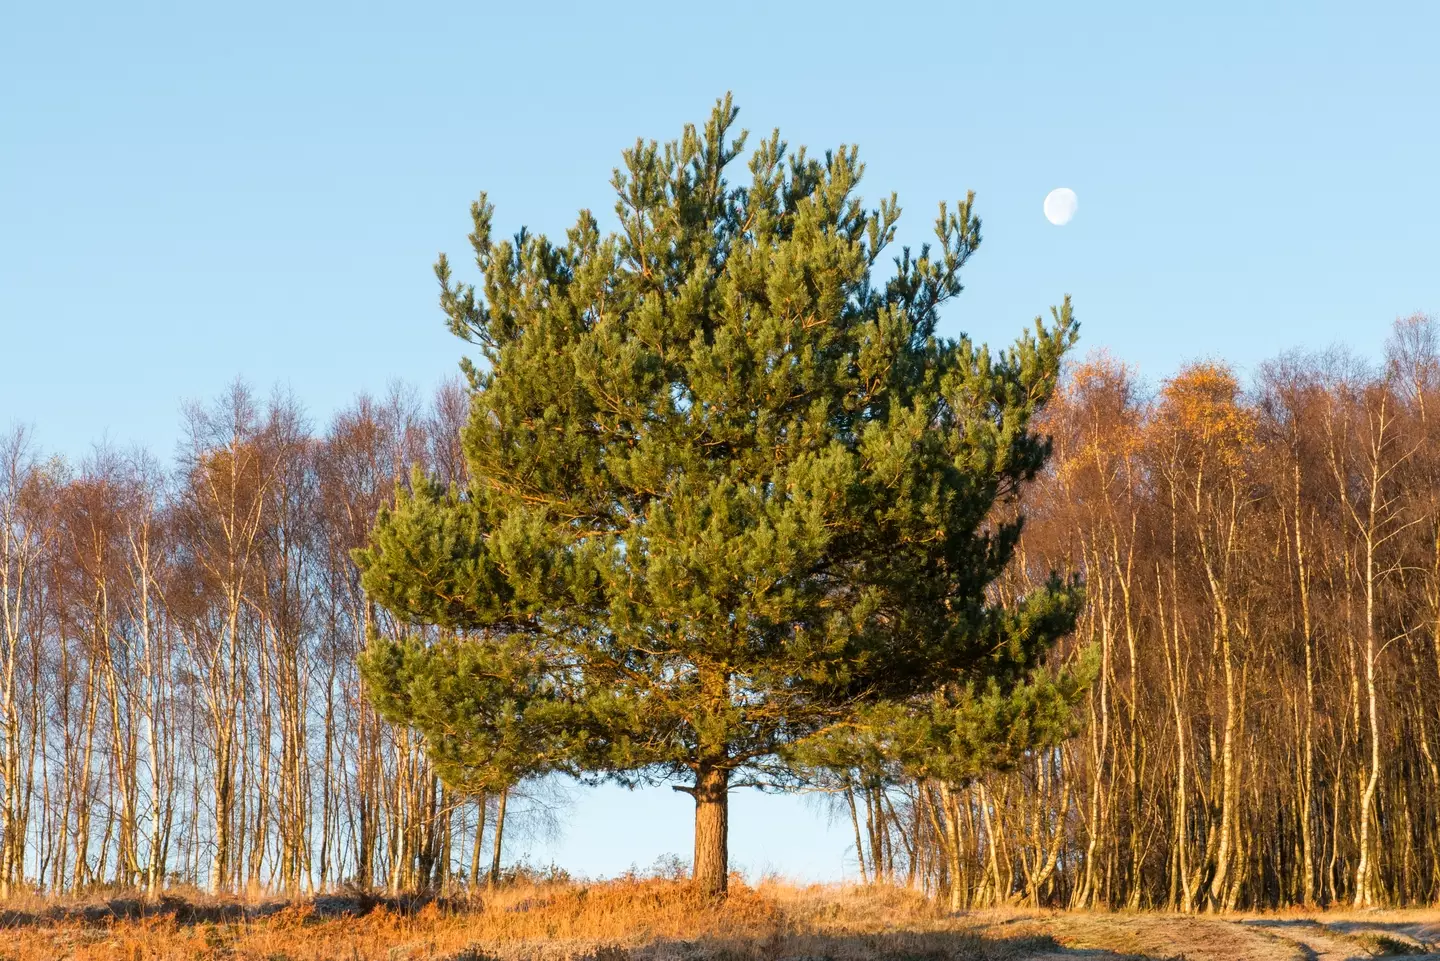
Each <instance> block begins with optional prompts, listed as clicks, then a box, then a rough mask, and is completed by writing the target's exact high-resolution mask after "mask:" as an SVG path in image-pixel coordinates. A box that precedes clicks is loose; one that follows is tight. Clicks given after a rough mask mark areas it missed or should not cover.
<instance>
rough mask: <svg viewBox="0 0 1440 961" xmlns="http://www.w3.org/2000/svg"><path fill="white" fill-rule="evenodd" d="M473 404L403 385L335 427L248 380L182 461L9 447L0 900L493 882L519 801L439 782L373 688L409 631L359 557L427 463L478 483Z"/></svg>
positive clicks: (26, 441)
mask: <svg viewBox="0 0 1440 961" xmlns="http://www.w3.org/2000/svg"><path fill="white" fill-rule="evenodd" d="M466 410H467V402H466V397H465V394H464V391H463V390H462V389H461V388H460V387H459V386H457V385H451V386H447V387H444V388H442V389H441V390H440V391H439V392H438V393H437V395H436V396H435V397H434V399H433V402H432V403H430V404H429V405H428V408H427V407H426V406H425V405H424V404H422V403H421V402H420V401H418V400H417V399H416V398H415V397H414V396H413V395H411V394H408V393H407V392H405V391H403V390H399V389H397V390H395V391H392V393H391V394H390V396H388V397H386V398H384V399H383V400H374V399H370V398H364V397H362V398H360V399H358V400H356V401H355V402H354V403H353V404H352V405H351V406H350V407H349V408H348V409H346V410H344V411H342V412H340V413H339V414H337V415H336V416H335V417H334V418H333V419H332V420H331V421H330V423H329V424H328V425H326V426H325V428H324V430H323V431H319V432H317V431H314V430H312V428H311V426H310V425H309V424H308V423H307V421H306V418H305V415H304V414H303V412H302V410H301V409H300V407H299V406H298V405H297V404H296V403H295V402H294V401H293V400H292V399H290V398H288V397H286V396H284V395H276V396H275V397H273V398H271V399H269V400H268V401H265V400H262V399H259V398H257V397H256V396H254V395H253V394H252V393H251V392H250V391H249V390H248V389H246V388H245V387H244V386H240V385H237V386H235V387H234V388H233V389H231V390H230V391H229V392H228V393H226V394H224V395H223V396H222V397H221V398H220V399H219V400H217V401H215V402H214V403H212V404H210V405H208V406H197V407H195V408H193V409H191V410H189V411H187V413H186V417H185V440H184V442H183V443H182V445H181V447H180V452H179V454H178V455H177V457H176V459H175V461H174V463H173V464H171V465H166V464H162V463H161V462H159V461H158V460H156V459H154V458H153V457H152V456H151V455H149V454H148V453H145V452H143V451H141V452H125V451H119V450H113V449H103V448H102V449H97V450H96V451H95V452H94V453H92V454H91V455H89V456H87V457H85V458H84V459H83V460H80V461H79V462H76V463H67V462H66V461H64V460H62V459H60V458H54V457H45V456H42V454H41V452H40V451H39V449H38V448H37V446H36V444H35V442H34V441H33V440H32V438H31V437H30V436H29V435H28V434H27V433H26V432H25V431H24V430H20V429H17V430H14V431H12V432H11V433H9V434H8V435H6V436H5V437H4V438H3V439H0V605H3V606H0V615H3V619H0V672H3V673H0V804H3V807H0V893H8V892H13V891H15V890H17V889H18V888H20V887H21V886H28V887H39V888H42V889H44V890H47V891H51V892H68V891H83V890H87V889H93V888H95V887H96V886H100V885H113V886H123V887H143V888H146V889H149V890H151V891H154V890H156V889H158V888H160V887H161V886H162V885H165V884H174V883H188V884H194V885H199V886H203V887H207V888H211V889H216V890H237V889H244V888H247V887H250V888H253V887H258V886H265V887H270V888H278V889H283V890H286V891H301V890H307V889H312V888H323V887H326V886H333V885H335V884H339V883H343V882H358V883H360V884H364V885H371V884H380V885H389V886H392V887H397V888H414V887H424V886H429V885H437V884H442V883H444V882H446V881H447V880H451V879H459V878H464V877H470V878H474V877H475V876H477V875H479V874H482V873H484V872H485V870H486V869H487V868H489V869H491V870H498V868H499V847H500V841H499V839H498V838H497V834H498V831H497V828H496V825H497V823H498V819H497V818H496V816H495V812H494V809H495V808H496V807H499V808H500V812H501V814H502V816H503V804H504V800H505V799H504V798H499V799H494V798H489V799H487V798H474V797H470V796H460V795H454V794H452V793H451V792H449V791H447V790H446V788H445V787H444V785H442V784H441V783H440V781H439V780H438V779H437V777H436V776H435V775H434V773H433V771H432V770H431V768H430V765H429V763H428V761H427V760H426V759H425V756H424V754H423V752H422V751H421V749H420V746H419V744H418V743H417V741H416V739H415V737H414V736H412V735H411V734H410V733H408V732H407V731H405V730H399V729H395V728H393V727H391V726H389V725H387V724H385V723H383V722H382V721H381V720H380V719H379V718H378V716H377V715H376V714H375V712H374V710H373V709H372V708H371V707H370V706H369V704H368V702H367V700H366V699H365V697H364V696H363V692H362V690H361V683H360V679H359V677H358V674H357V671H356V656H357V654H358V652H359V651H360V649H361V648H362V646H363V645H364V643H365V639H366V636H367V632H368V631H369V630H371V629H372V628H374V629H378V630H381V631H385V630H391V629H393V628H392V625H391V624H390V623H389V622H388V620H387V618H386V616H385V615H384V613H383V612H382V611H379V610H378V609H377V608H376V607H375V606H374V605H372V604H370V603H368V602H367V600H366V598H365V596H364V594H363V592H362V591H361V589H360V586H359V578H358V574H357V572H356V569H355V566H354V564H353V563H352V561H351V557H350V552H351V550H352V549H354V548H356V547H359V546H361V545H363V544H364V542H365V539H366V537H367V535H368V533H369V530H370V526H371V524H372V522H373V520H374V518H375V515H376V511H377V509H378V508H379V507H380V505H381V504H382V503H383V502H385V501H386V500H388V499H390V498H391V497H392V496H393V492H394V483H395V478H396V477H397V476H403V475H405V474H406V473H407V472H408V471H409V469H410V465H412V464H421V465H423V467H424V468H425V469H426V470H427V471H428V472H430V473H432V474H434V475H435V476H437V477H439V478H441V479H444V480H447V481H449V480H456V481H459V480H461V479H462V473H463V467H462V462H461V458H460V456H459V453H458V435H459V431H460V427H461V425H462V424H463V423H464V419H465V414H466ZM497 802H498V804H497ZM487 811H490V812H491V813H490V814H489V817H488V823H489V829H488V831H487V828H486V825H487ZM482 847H487V848H488V851H487V852H486V854H487V855H488V857H486V858H485V860H483V861H482V851H481V849H482Z"/></svg>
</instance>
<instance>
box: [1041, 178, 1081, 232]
mask: <svg viewBox="0 0 1440 961" xmlns="http://www.w3.org/2000/svg"><path fill="white" fill-rule="evenodd" d="M1079 205H1080V202H1079V200H1077V199H1076V197H1075V191H1073V190H1071V189H1070V188H1069V187H1056V188H1055V189H1054V190H1052V191H1050V192H1049V193H1048V194H1046V195H1045V219H1046V220H1048V221H1050V222H1051V223H1052V224H1054V225H1055V226H1057V227H1063V226H1065V225H1066V224H1068V223H1069V222H1070V218H1071V217H1073V216H1075V208H1076V207H1078V206H1079Z"/></svg>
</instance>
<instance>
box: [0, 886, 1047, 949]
mask: <svg viewBox="0 0 1440 961" xmlns="http://www.w3.org/2000/svg"><path fill="white" fill-rule="evenodd" d="M5 907H6V910H5V912H4V914H3V915H0V924H4V926H5V927H6V928H7V930H5V932H4V935H3V938H0V958H4V959H7V961H40V959H46V961H51V959H61V958H63V959H69V961H161V959H163V961H171V959H174V961H179V959H186V961H189V959H220V958H224V959H237V961H242V959H243V961H340V959H343V961H409V959H419V958H449V959H453V961H491V959H522V958H523V959H532V958H533V959H554V961H570V959H575V961H580V959H587V961H645V959H662V958H685V959H695V961H711V959H713V961H730V959H734V961H741V959H762V958H763V959H770V958H777V957H789V958H835V959H837V961H838V959H855V961H862V959H871V958H882V957H883V958H892V957H893V958H911V959H916V961H920V959H925V961H931V959H934V961H939V959H952V958H953V959H971V958H974V959H996V961H1001V959H1011V958H1024V957H1032V956H1036V952H1037V951H1039V952H1042V953H1043V951H1045V950H1047V949H1050V948H1053V947H1054V942H1052V941H1050V940H1049V939H1048V938H1045V937H1043V936H1040V935H1036V934H1016V935H1005V936H998V937H994V938H984V937H982V936H981V935H980V933H979V931H978V930H975V929H973V928H972V927H971V926H969V925H966V924H963V923H960V922H957V921H955V920H953V919H946V918H944V917H942V916H941V915H940V914H939V913H938V912H937V911H936V910H935V908H934V907H933V905H931V904H930V903H928V902H927V901H925V900H924V899H922V898H920V897H918V896H916V895H914V894H912V893H909V892H904V891H898V890H893V889H883V888H880V889H866V888H845V887H817V888H797V887H793V886H789V885H782V884H776V883H762V884H761V885H759V886H758V887H754V888H752V887H748V886H746V885H744V884H735V885H733V886H732V893H731V895H730V897H729V898H727V899H725V900H724V901H723V902H718V903H717V902H714V901H711V900H708V899H706V898H704V897H702V896H700V895H698V894H697V893H696V892H695V891H694V889H692V888H691V887H690V886H689V885H688V884H686V883H684V882H676V881H664V880H626V881H610V882H604V883H599V884H592V885H582V884H569V883H557V884H536V885H517V886H512V887H505V888H502V889H500V890H499V891H497V892H495V893H494V894H483V895H480V896H477V897H475V898H474V899H471V900H465V901H443V900H442V901H431V902H428V903H425V904H416V903H413V902H412V903H407V902H404V901H398V900H397V901H385V900H375V899H367V898H364V897H360V896H354V897H321V898H317V899H314V900H313V901H304V902H296V903H293V904H282V903H279V902H266V901H255V902H248V903H246V902H235V901H229V902H217V901H214V900H208V899H203V898H192V899H186V900H181V899H176V898H170V899H166V900H164V901H162V902H160V903H158V904H153V905H145V904H143V903H142V902H138V901H134V900H125V901H110V902H89V903H82V904H54V903H48V902H30V903H23V902H18V903H13V904H7V905H6V906H5Z"/></svg>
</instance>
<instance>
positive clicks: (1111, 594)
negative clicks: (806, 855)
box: [846, 317, 1440, 910]
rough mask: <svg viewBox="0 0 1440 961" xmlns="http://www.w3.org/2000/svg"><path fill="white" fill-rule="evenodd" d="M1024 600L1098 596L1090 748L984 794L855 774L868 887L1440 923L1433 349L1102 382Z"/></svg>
mask: <svg viewBox="0 0 1440 961" xmlns="http://www.w3.org/2000/svg"><path fill="white" fill-rule="evenodd" d="M1047 418H1048V421H1047V424H1046V429H1047V430H1048V431H1049V432H1050V433H1051V434H1052V435H1053V437H1054V442H1055V452H1054V458H1053V460H1052V463H1051V464H1050V468H1049V470H1048V471H1047V472H1046V474H1045V475H1044V476H1043V478H1041V479H1040V480H1039V481H1038V482H1037V483H1036V484H1035V485H1034V486H1033V488H1032V489H1031V490H1029V491H1028V492H1026V494H1025V495H1024V506H1025V510H1026V513H1027V515H1028V523H1027V527H1026V531H1025V537H1024V544H1023V547H1022V550H1021V554H1020V562H1019V563H1018V564H1017V565H1015V568H1014V569H1013V570H1012V571H1011V572H1010V574H1009V576H1008V578H1007V579H1006V582H1005V584H1004V587H1003V589H1004V590H1007V591H1011V592H1014V593H1016V594H1019V593H1023V592H1024V591H1025V590H1027V588H1028V587H1029V586H1030V585H1032V584H1035V583H1037V581H1039V580H1040V579H1042V578H1043V577H1044V576H1045V575H1046V574H1047V573H1048V572H1049V571H1050V570H1051V569H1052V568H1058V569H1061V570H1079V571H1082V572H1083V574H1084V578H1085V582H1086V585H1087V606H1086V611H1085V614H1084V616H1083V619H1082V621H1081V624H1080V628H1079V630H1078V632H1077V636H1076V637H1075V638H1074V640H1073V643H1072V644H1071V646H1070V652H1071V653H1070V656H1074V653H1075V652H1077V651H1080V650H1086V649H1088V650H1089V651H1090V652H1091V656H1092V657H1095V658H1096V659H1097V663H1098V667H1097V674H1096V678H1095V681H1094V684H1093V686H1092V688H1091V690H1090V693H1089V698H1088V701H1087V702H1086V705H1085V707H1084V711H1083V718H1082V719H1081V720H1082V725H1081V729H1080V732H1079V734H1078V736H1076V737H1075V738H1074V739H1073V740H1071V741H1070V742H1069V743H1067V744H1066V745H1065V746H1064V747H1063V748H1062V749H1059V750H1056V751H1053V752H1045V753H1042V754H1039V755H1036V756H1032V757H1030V758H1029V759H1028V760H1027V762H1026V763H1025V764H1024V765H1022V766H1021V767H1020V768H1019V769H1018V770H1014V771H1010V772H1005V773H999V774H994V775H991V776H988V777H985V778H983V779H981V780H979V781H977V782H975V783H972V784H965V785H946V784H936V783H915V782H913V781H905V780H904V779H901V778H898V777H897V778H895V779H893V780H887V779H885V778H882V777H878V776H876V775H875V773H874V772H871V773H870V774H868V775H861V774H860V772H852V773H851V774H850V776H849V777H848V778H847V781H848V785H847V787H848V790H847V791H846V800H848V802H849V816H853V819H854V820H853V823H854V828H855V843H856V847H857V849H858V850H859V851H860V852H861V869H862V870H863V871H864V873H865V875H866V876H867V877H868V878H872V879H873V878H876V877H880V878H891V879H894V880H897V881H900V882H902V883H903V882H906V881H908V882H910V883H913V884H923V885H925V886H926V887H928V888H930V889H931V890H934V891H937V892H940V893H943V894H944V895H945V896H947V897H948V898H949V899H950V900H951V902H952V903H953V904H954V905H956V906H967V905H987V904H994V903H997V902H1004V901H1029V902H1038V903H1045V904H1052V905H1060V906H1066V905H1068V906H1073V907H1095V906H1105V907H1115V908H1170V909H1180V910H1198V909H1215V908H1246V907H1262V906H1263V907H1273V906H1282V905H1293V904H1313V903H1324V904H1336V903H1353V904H1356V905H1370V904H1377V903H1389V904H1413V903H1422V902H1434V901H1435V900H1437V898H1440V347H1437V325H1436V323H1435V321H1434V320H1432V319H1427V318H1423V317H1415V318H1411V319H1408V320H1405V321H1401V322H1399V323H1398V324H1397V325H1396V326H1395V329H1394V332H1393V336H1392V337H1391V339H1390V341H1389V344H1388V348H1387V351H1386V354H1385V357H1384V359H1383V362H1381V363H1380V364H1378V365H1374V366H1372V365H1367V364H1365V363H1362V362H1360V361H1358V360H1356V359H1355V358H1353V357H1351V356H1349V355H1346V354H1344V353H1340V352H1332V353H1327V354H1322V355H1298V354H1297V355H1289V356H1285V357H1282V358H1280V359H1278V360H1276V361H1273V362H1271V363H1267V364H1265V365H1263V366H1262V367H1261V368H1260V369H1259V370H1258V372H1257V373H1256V375H1255V376H1254V378H1253V381H1252V382H1250V383H1249V384H1242V383H1241V382H1240V381H1239V380H1238V379H1237V376H1236V374H1235V373H1234V371H1233V370H1231V369H1230V368H1228V367H1226V366H1225V365H1223V364H1220V363H1198V364H1194V365H1192V366H1189V367H1187V368H1185V369H1184V370H1182V371H1180V372H1179V373H1178V374H1176V376H1174V377H1173V378H1171V379H1170V380H1167V381H1165V382H1164V383H1163V384H1161V385H1160V386H1159V388H1158V390H1154V391H1148V390H1146V389H1144V387H1143V386H1142V384H1141V382H1140V381H1138V380H1137V378H1136V376H1135V374H1134V373H1133V372H1132V371H1131V370H1130V369H1128V368H1127V367H1125V366H1124V365H1122V364H1121V363H1119V362H1117V361H1115V360H1112V359H1110V358H1108V357H1105V356H1093V357H1091V358H1090V359H1088V360H1087V361H1085V362H1084V363H1080V364H1078V365H1076V366H1075V367H1074V368H1073V369H1072V371H1071V372H1070V375H1069V377H1068V379H1067V383H1066V385H1065V387H1064V389H1063V391H1062V394H1061V396H1059V397H1058V398H1057V400H1056V402H1055V403H1054V404H1053V405H1052V407H1051V409H1050V410H1049V411H1048V412H1047Z"/></svg>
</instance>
